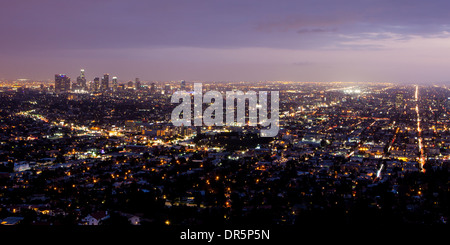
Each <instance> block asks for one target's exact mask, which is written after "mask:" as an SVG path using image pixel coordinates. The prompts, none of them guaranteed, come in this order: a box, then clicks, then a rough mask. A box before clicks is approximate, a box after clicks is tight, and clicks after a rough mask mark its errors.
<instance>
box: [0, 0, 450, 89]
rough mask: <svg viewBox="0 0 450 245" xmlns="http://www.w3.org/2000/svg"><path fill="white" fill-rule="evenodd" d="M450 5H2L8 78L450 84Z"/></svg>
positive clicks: (62, 1)
mask: <svg viewBox="0 0 450 245" xmlns="http://www.w3.org/2000/svg"><path fill="white" fill-rule="evenodd" d="M449 11H450V1H445V0H441V1H423V0H420V1H417V0H405V1H401V0H397V1H392V0H377V1H369V0H355V1H337V0H323V1H321V0H311V1H279V0H278V1H263V0H237V1H235V0H222V1H212V0H205V1H200V0H178V1H172V0H163V1H151V0H150V1H149V0H136V1H133V0H131V1H124V0H122V1H118V0H95V1H94V0H89V1H88V0H77V1H66V0H39V1H36V0H20V1H8V0H1V3H0V33H1V35H0V79H19V78H29V79H36V80H51V79H53V78H54V74H55V73H65V74H67V75H69V76H71V77H72V78H76V76H78V74H79V70H80V69H81V68H84V69H86V76H87V79H88V80H92V79H93V78H94V77H95V76H101V75H102V74H103V73H109V74H110V75H111V76H117V77H119V80H120V81H128V80H134V78H135V77H139V78H141V80H143V81H150V80H155V81H170V80H175V81H176V80H187V81H197V80H200V81H265V80H269V81H274V80H275V81H277V80H287V81H374V82H410V83H415V82H430V83H431V82H440V81H450V69H449V67H450V14H449Z"/></svg>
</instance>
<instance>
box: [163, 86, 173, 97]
mask: <svg viewBox="0 0 450 245" xmlns="http://www.w3.org/2000/svg"><path fill="white" fill-rule="evenodd" d="M170 90H172V87H170V84H166V85H165V86H164V94H166V95H167V94H169V93H170Z"/></svg>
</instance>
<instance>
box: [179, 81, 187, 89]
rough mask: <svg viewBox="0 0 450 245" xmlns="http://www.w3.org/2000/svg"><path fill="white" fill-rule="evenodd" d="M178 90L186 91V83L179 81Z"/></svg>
mask: <svg viewBox="0 0 450 245" xmlns="http://www.w3.org/2000/svg"><path fill="white" fill-rule="evenodd" d="M180 89H181V90H186V81H184V80H181V87H180Z"/></svg>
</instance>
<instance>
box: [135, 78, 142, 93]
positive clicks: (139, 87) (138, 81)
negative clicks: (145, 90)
mask: <svg viewBox="0 0 450 245" xmlns="http://www.w3.org/2000/svg"><path fill="white" fill-rule="evenodd" d="M134 85H135V86H136V90H140V89H141V81H140V80H139V78H136V80H135V84H134Z"/></svg>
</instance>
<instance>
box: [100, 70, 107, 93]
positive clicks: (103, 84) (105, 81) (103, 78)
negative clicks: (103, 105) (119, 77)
mask: <svg viewBox="0 0 450 245" xmlns="http://www.w3.org/2000/svg"><path fill="white" fill-rule="evenodd" d="M108 90H109V74H104V75H103V77H102V84H101V91H108Z"/></svg>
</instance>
